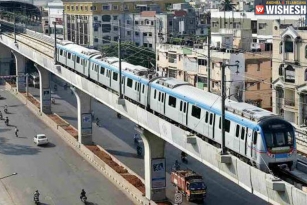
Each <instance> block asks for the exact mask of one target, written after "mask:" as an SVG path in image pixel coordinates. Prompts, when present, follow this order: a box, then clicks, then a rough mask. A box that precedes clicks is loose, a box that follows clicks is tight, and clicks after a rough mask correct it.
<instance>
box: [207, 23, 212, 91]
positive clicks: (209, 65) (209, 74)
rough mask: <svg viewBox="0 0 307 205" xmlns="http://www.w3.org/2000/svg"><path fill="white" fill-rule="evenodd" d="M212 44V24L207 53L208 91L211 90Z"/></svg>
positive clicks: (209, 29) (209, 28) (209, 31)
mask: <svg viewBox="0 0 307 205" xmlns="http://www.w3.org/2000/svg"><path fill="white" fill-rule="evenodd" d="M210 45H211V26H209V27H208V53H207V57H208V60H207V69H208V78H207V87H208V92H211V58H210V54H211V51H210Z"/></svg>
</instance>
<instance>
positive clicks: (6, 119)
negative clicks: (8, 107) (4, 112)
mask: <svg viewBox="0 0 307 205" xmlns="http://www.w3.org/2000/svg"><path fill="white" fill-rule="evenodd" d="M5 124H6V125H8V124H9V117H6V118H5Z"/></svg>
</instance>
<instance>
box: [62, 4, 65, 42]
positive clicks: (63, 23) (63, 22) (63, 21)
mask: <svg viewBox="0 0 307 205" xmlns="http://www.w3.org/2000/svg"><path fill="white" fill-rule="evenodd" d="M62 18H63V20H62V26H63V40H65V39H66V37H65V36H66V34H65V32H66V29H65V27H66V25H65V22H66V21H65V9H63V17H62Z"/></svg>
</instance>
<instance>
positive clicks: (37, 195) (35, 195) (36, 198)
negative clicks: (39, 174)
mask: <svg viewBox="0 0 307 205" xmlns="http://www.w3.org/2000/svg"><path fill="white" fill-rule="evenodd" d="M39 195H40V194H39V192H38V190H36V191H35V192H34V201H39Z"/></svg>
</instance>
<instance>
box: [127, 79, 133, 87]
mask: <svg viewBox="0 0 307 205" xmlns="http://www.w3.org/2000/svg"><path fill="white" fill-rule="evenodd" d="M132 85H133V81H132V79H130V78H127V86H128V87H130V88H132Z"/></svg>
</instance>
